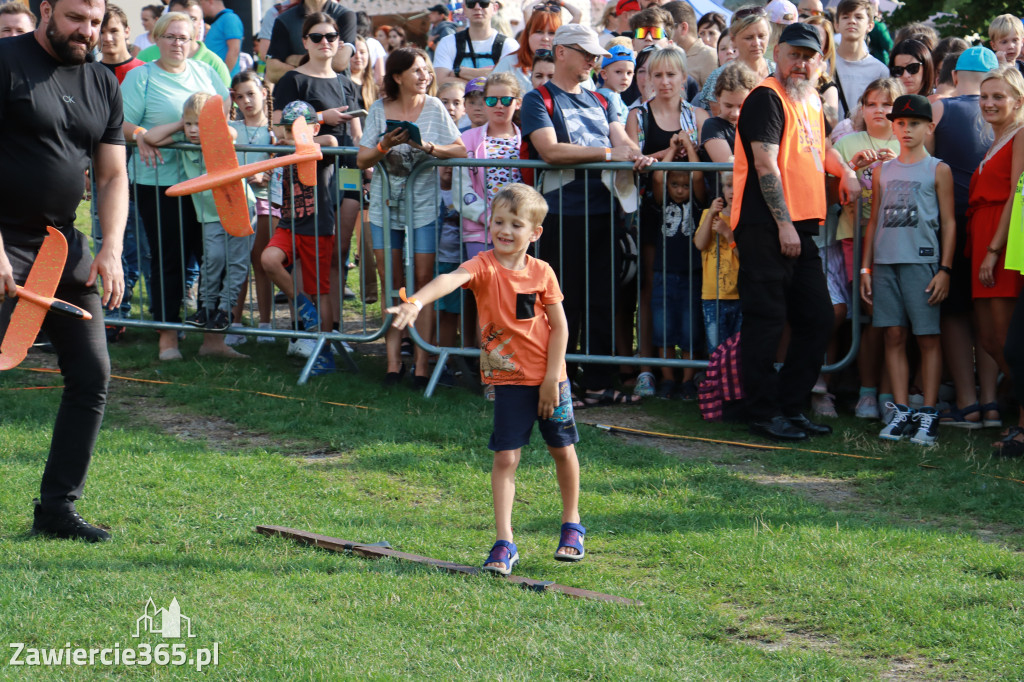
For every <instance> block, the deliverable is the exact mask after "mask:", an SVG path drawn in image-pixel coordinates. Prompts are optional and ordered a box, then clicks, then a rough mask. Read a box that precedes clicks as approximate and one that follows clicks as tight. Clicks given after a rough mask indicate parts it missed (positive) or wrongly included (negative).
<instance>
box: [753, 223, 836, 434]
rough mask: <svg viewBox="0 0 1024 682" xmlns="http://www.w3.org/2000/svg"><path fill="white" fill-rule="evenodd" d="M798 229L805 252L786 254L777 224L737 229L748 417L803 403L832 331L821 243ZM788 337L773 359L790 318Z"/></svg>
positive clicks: (796, 409)
mask: <svg viewBox="0 0 1024 682" xmlns="http://www.w3.org/2000/svg"><path fill="white" fill-rule="evenodd" d="M799 235H800V256H799V257H797V258H786V257H784V256H783V255H782V250H781V245H780V244H779V230H778V227H777V226H776V225H775V223H774V222H773V223H755V224H744V225H741V226H740V227H739V228H738V229H737V230H736V246H737V249H738V254H739V258H740V272H739V293H740V305H741V308H742V310H743V323H742V325H741V327H740V362H741V364H742V375H743V394H744V402H745V404H746V407H747V415H748V417H749V419H750V420H751V421H760V420H763V419H771V418H772V417H776V416H779V415H785V416H794V415H796V414H798V413H800V412H802V411H803V410H804V409H805V405H806V404H807V402H808V400H809V399H810V395H811V389H812V388H814V382H815V381H817V378H818V373H819V372H820V371H821V365H822V362H823V361H824V359H825V351H826V350H827V348H828V340H829V337H830V335H831V331H832V303H831V300H830V299H829V295H828V287H827V286H826V284H825V275H824V273H823V272H822V269H821V258H820V257H819V256H818V247H817V246H815V244H814V241H813V240H812V239H811V236H810V235H808V234H805V233H799ZM787 322H789V325H790V329H791V337H790V341H789V349H788V350H787V352H786V362H785V364H784V365H783V367H782V370H781V371H778V372H776V371H775V367H774V363H775V356H776V352H777V350H778V348H779V342H780V341H781V339H782V333H783V330H784V329H785V326H786V323H787Z"/></svg>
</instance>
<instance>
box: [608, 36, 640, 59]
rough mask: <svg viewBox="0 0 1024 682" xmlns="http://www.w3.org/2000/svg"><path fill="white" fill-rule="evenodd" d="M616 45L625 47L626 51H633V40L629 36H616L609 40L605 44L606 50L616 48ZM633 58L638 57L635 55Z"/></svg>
mask: <svg viewBox="0 0 1024 682" xmlns="http://www.w3.org/2000/svg"><path fill="white" fill-rule="evenodd" d="M616 45H619V46H620V47H625V48H626V49H629V50H632V49H633V39H632V38H630V37H629V36H615V37H614V38H612V39H611V40H609V41H608V42H607V43H605V46H604V49H606V50H610V49H612V48H613V47H615V46H616ZM633 56H634V57H636V55H633Z"/></svg>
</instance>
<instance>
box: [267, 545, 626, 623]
mask: <svg viewBox="0 0 1024 682" xmlns="http://www.w3.org/2000/svg"><path fill="white" fill-rule="evenodd" d="M256 532H257V533H260V534H261V535H267V536H275V535H277V536H281V537H285V538H289V539H291V540H295V541H296V542H301V543H303V544H306V545H313V546H315V547H321V548H323V549H326V550H330V551H332V552H351V553H353V554H356V555H358V556H361V557H365V558H367V559H383V558H385V557H388V558H390V559H397V560H399V561H410V562H412V563H416V564H423V565H424V566H431V567H433V568H439V569H441V570H443V571H448V572H449V573H461V574H463V575H479V574H480V573H482V572H483V571H481V570H480V569H479V568H477V567H476V566H466V565H465V564H455V563H452V562H450V561H442V560H440V559H431V558H430V557H425V556H419V555H418V554H409V553H407V552H399V551H397V550H394V549H389V548H387V547H379V546H375V545H367V544H363V543H360V542H352V541H350V540H341V539H339V538H332V537H330V536H328V535H319V534H317V533H310V532H307V531H304V530H297V529H295V528H285V527H283V526H256ZM505 579H506V580H508V581H509V582H510V583H514V584H516V585H519V586H521V587H523V588H524V589H529V590H535V591H537V592H557V593H558V594H564V595H566V596H567V597H576V598H578V599H592V600H595V601H603V602H609V603H612V604H628V605H630V606H643V602H640V601H637V600H635V599H626V598H625V597H617V596H615V595H614V594H604V593H603V592H594V591H593V590H583V589H580V588H578V587H569V586H568V585H559V584H558V583H553V582H550V581H547V580H534V579H532V578H524V577H522V576H518V575H510V576H507V577H506V578H505Z"/></svg>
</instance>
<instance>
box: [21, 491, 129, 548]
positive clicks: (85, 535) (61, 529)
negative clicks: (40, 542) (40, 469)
mask: <svg viewBox="0 0 1024 682" xmlns="http://www.w3.org/2000/svg"><path fill="white" fill-rule="evenodd" d="M35 503H36V504H35V514H34V516H35V520H34V522H33V523H32V535H49V536H51V537H55V538H62V539H65V540H85V541H86V542H106V541H107V540H109V539H110V533H108V532H107V531H105V530H103V529H102V528H97V527H96V526H94V525H92V524H91V523H89V522H88V521H86V520H85V519H83V518H82V517H81V516H79V514H78V512H77V511H75V510H74V508H71V509H61V510H57V511H48V510H46V509H43V507H42V505H40V504H39V501H38V500H35Z"/></svg>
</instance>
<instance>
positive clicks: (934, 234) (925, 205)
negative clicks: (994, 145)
mask: <svg viewBox="0 0 1024 682" xmlns="http://www.w3.org/2000/svg"><path fill="white" fill-rule="evenodd" d="M940 163H942V162H941V161H939V160H938V159H936V158H935V157H934V156H929V157H927V158H925V159H922V160H921V161H918V162H917V163H912V164H905V163H900V162H899V160H898V159H894V160H892V161H887V162H886V163H884V164H882V167H881V168H880V169H879V170H878V171H876V172H875V182H876V183H879V185H878V186H880V187H881V188H882V203H881V206H879V210H880V211H881V213H880V215H879V218H878V223H877V225H876V226H875V245H874V251H875V258H874V261H875V262H876V263H882V264H886V265H895V264H899V263H938V262H939V199H938V196H937V195H936V194H935V167H936V166H938V165H939V164H940Z"/></svg>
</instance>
